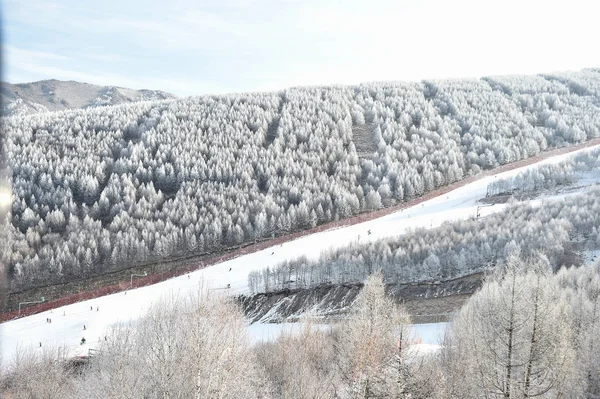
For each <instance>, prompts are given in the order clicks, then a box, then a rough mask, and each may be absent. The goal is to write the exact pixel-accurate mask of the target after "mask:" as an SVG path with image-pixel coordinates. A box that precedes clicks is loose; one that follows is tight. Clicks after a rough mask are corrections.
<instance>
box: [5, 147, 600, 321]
mask: <svg viewBox="0 0 600 399" xmlns="http://www.w3.org/2000/svg"><path fill="white" fill-rule="evenodd" d="M598 144H600V138H595V139H592V140H589V141H586V142H585V143H580V144H577V145H573V146H569V147H562V148H557V149H554V150H550V151H545V152H542V153H540V154H539V155H536V156H534V157H530V158H527V159H524V160H520V161H517V162H513V163H509V164H505V165H502V166H500V167H498V168H495V169H491V170H487V171H485V172H482V173H479V174H477V175H474V176H469V177H467V178H465V179H462V180H460V181H457V182H454V183H452V184H449V185H447V186H445V187H441V188H438V189H436V190H433V191H430V192H429V193H427V194H425V195H423V196H421V197H418V198H414V199H412V200H410V201H406V202H402V203H400V204H397V205H394V206H391V207H388V208H383V209H379V210H377V211H371V212H365V213H362V214H359V215H357V216H353V217H350V218H347V219H343V220H338V221H334V222H329V223H325V224H322V225H320V226H317V227H314V228H312V229H308V230H303V231H297V232H294V233H287V234H284V235H281V236H279V237H276V238H274V239H271V240H266V241H262V242H259V243H255V244H249V245H246V246H243V247H241V248H238V249H234V250H232V251H230V252H227V253H226V254H223V255H220V256H216V257H213V258H211V259H208V260H204V261H202V262H200V263H199V264H194V265H190V266H186V267H182V268H177V269H173V270H169V271H165V272H160V273H155V274H152V275H149V276H147V277H142V278H138V279H136V280H134V281H133V288H137V287H144V286H147V285H151V284H156V283H159V282H162V281H165V280H167V279H169V278H173V277H177V276H181V275H183V274H187V273H190V272H192V271H195V270H199V269H201V268H204V267H207V266H212V265H215V264H217V263H221V262H224V261H227V260H230V259H233V258H236V257H238V256H242V255H247V254H251V253H254V252H258V251H261V250H263V249H266V248H269V247H272V246H275V245H280V244H283V243H285V242H288V241H292V240H295V239H297V238H300V237H303V236H306V235H309V234H314V233H319V232H323V231H326V230H331V229H335V228H340V227H346V226H352V225H355V224H358V223H363V222H366V221H369V220H373V219H376V218H380V217H382V216H386V215H389V214H391V213H394V212H397V211H399V210H402V209H406V208H410V207H412V206H415V205H417V204H420V203H422V202H425V201H428V200H430V199H432V198H435V197H438V196H440V195H444V194H447V193H449V192H450V191H453V190H456V189H457V188H460V187H463V186H465V185H467V184H469V183H472V182H474V181H476V180H479V179H482V178H484V177H487V176H491V175H497V174H499V173H503V172H507V171H510V170H513V169H517V168H521V167H523V166H527V165H531V164H534V163H536V162H539V161H541V160H544V159H546V158H550V157H553V156H556V155H561V154H567V153H570V152H574V151H577V150H580V149H582V148H586V147H592V146H595V145H598ZM129 287H130V281H129V280H127V281H121V282H119V283H118V284H113V285H109V286H105V287H102V288H98V289H95V290H92V291H85V292H80V293H77V294H72V295H67V296H64V297H62V298H58V299H54V300H51V301H48V302H44V303H40V304H37V305H33V306H28V307H27V308H25V309H22V310H21V312H20V313H19V312H18V311H16V310H14V311H10V312H5V313H2V314H0V322H5V321H7V320H12V319H16V318H18V317H24V316H29V315H32V314H36V313H40V312H44V311H46V310H50V309H55V308H58V307H61V306H65V305H70V304H73V303H76V302H81V301H85V300H88V299H94V298H98V297H101V296H104V295H109V294H114V293H116V292H121V291H125V290H127V289H129Z"/></svg>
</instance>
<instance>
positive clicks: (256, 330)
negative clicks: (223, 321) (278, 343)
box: [248, 323, 448, 354]
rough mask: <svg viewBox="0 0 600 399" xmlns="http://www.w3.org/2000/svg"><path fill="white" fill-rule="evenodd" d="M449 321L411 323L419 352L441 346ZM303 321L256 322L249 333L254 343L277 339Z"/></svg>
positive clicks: (325, 327)
mask: <svg viewBox="0 0 600 399" xmlns="http://www.w3.org/2000/svg"><path fill="white" fill-rule="evenodd" d="M447 325H448V323H429V324H413V325H411V341H412V342H413V343H414V345H413V349H414V350H415V351H416V353H418V354H427V353H430V352H433V351H436V350H438V349H439V348H440V346H441V342H442V338H443V336H444V331H445V330H446V326H447ZM312 327H314V328H318V329H322V330H328V329H330V328H331V325H329V324H313V325H312ZM303 328H304V325H303V324H302V323H280V324H263V323H254V324H251V325H249V326H248V335H249V336H250V340H251V341H252V342H253V343H258V342H268V341H274V340H276V339H277V338H278V337H279V336H280V335H281V333H282V332H288V333H292V334H297V333H300V332H302V330H303Z"/></svg>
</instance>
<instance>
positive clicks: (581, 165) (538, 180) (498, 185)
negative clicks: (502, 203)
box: [487, 149, 600, 196]
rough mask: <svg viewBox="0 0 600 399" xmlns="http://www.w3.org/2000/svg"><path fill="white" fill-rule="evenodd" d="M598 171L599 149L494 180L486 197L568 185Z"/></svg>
mask: <svg viewBox="0 0 600 399" xmlns="http://www.w3.org/2000/svg"><path fill="white" fill-rule="evenodd" d="M599 170H600V149H594V150H592V151H585V152H582V153H580V154H577V155H575V156H572V157H569V158H567V159H566V160H564V161H562V162H560V163H557V164H545V165H539V166H537V167H535V168H528V169H527V170H525V171H523V172H521V173H519V174H518V175H516V176H510V177H506V178H502V179H497V180H494V181H493V182H492V183H490V184H489V185H488V187H487V196H493V195H501V194H525V193H533V192H537V191H539V190H544V189H552V188H555V187H557V186H563V185H569V184H572V183H574V182H576V181H577V180H579V179H581V178H582V177H583V176H584V175H585V174H588V173H590V172H593V174H595V175H598V173H599V172H598V171H599Z"/></svg>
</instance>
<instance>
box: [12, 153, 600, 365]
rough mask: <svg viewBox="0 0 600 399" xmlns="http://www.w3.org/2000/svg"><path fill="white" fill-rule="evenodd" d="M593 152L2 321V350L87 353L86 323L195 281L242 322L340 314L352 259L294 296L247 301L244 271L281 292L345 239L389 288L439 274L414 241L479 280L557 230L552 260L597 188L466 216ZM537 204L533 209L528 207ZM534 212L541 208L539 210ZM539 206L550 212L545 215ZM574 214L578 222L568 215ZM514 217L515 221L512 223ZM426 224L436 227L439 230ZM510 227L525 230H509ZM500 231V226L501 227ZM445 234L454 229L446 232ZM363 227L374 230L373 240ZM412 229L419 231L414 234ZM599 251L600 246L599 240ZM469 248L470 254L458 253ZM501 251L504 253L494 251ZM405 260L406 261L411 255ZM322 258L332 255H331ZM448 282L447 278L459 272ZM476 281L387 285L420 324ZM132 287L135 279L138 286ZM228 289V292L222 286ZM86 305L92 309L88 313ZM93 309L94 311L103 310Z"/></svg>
mask: <svg viewBox="0 0 600 399" xmlns="http://www.w3.org/2000/svg"><path fill="white" fill-rule="evenodd" d="M599 154H600V146H599V145H596V146H595V147H594V148H592V149H583V150H580V151H578V152H577V153H576V154H563V155H558V156H554V157H551V158H548V159H545V160H544V161H542V162H540V163H536V164H533V165H528V166H525V167H522V168H518V169H514V170H510V171H506V172H503V173H499V174H498V175H496V176H494V175H491V176H487V177H484V178H482V179H477V180H476V181H473V182H471V183H469V184H467V185H464V186H462V187H460V188H458V189H456V190H452V191H450V192H448V193H445V194H443V195H441V196H437V197H435V198H432V199H429V200H427V201H424V202H422V203H420V204H417V205H415V206H412V207H408V208H406V209H403V210H399V211H396V212H394V213H391V214H389V215H387V216H383V217H379V218H376V219H373V220H370V221H367V222H363V223H358V224H355V225H352V226H346V227H342V228H338V229H330V230H327V231H323V232H319V233H316V234H310V235H306V236H304V237H302V238H299V239H296V240H294V241H290V242H286V243H283V244H282V245H276V246H272V247H268V248H266V249H264V250H261V251H258V252H255V253H251V254H247V255H243V256H239V257H236V258H234V259H230V260H228V261H225V262H221V263H219V264H216V265H214V266H210V267H206V268H203V269H200V270H197V271H195V272H192V273H189V275H183V276H179V277H176V278H172V279H169V280H166V281H163V282H160V283H158V284H153V285H149V286H146V287H141V288H137V289H132V290H128V291H127V292H126V293H123V292H119V293H116V294H112V295H105V296H102V297H100V298H94V299H91V300H87V301H82V302H78V303H73V304H69V305H66V306H59V307H57V308H55V309H51V310H46V311H44V312H42V313H39V314H34V315H31V316H27V317H23V318H20V319H17V320H12V321H9V322H6V323H3V324H2V328H3V336H2V342H1V344H2V346H3V347H4V348H8V349H6V350H5V352H4V356H5V357H6V358H10V357H12V356H13V355H14V351H15V350H16V348H17V347H19V346H20V345H21V346H23V347H32V348H33V347H35V346H36V345H37V344H38V342H40V341H41V342H42V343H43V345H44V346H47V345H50V344H55V345H58V346H61V347H62V346H64V347H65V348H67V349H68V351H69V352H70V353H71V354H73V353H79V354H85V353H86V352H87V350H88V349H90V348H96V345H97V344H96V342H95V340H90V341H89V343H88V344H86V345H84V346H81V345H79V340H80V339H81V333H82V331H81V326H82V325H86V326H87V329H86V336H88V337H97V336H102V335H104V334H105V331H106V330H107V329H109V328H110V326H113V325H119V324H120V323H128V322H130V321H131V320H135V319H137V318H138V317H140V315H142V314H143V313H144V312H145V311H146V310H147V309H149V308H150V307H151V305H152V304H153V303H154V302H155V301H156V300H157V299H158V298H161V297H163V296H168V295H170V294H174V293H177V294H179V295H181V296H185V295H189V294H192V293H194V292H197V290H198V286H199V283H202V284H204V285H205V286H206V287H208V288H209V289H211V290H213V291H214V292H215V293H223V294H225V295H235V296H242V299H241V300H242V302H243V303H244V305H245V307H246V311H247V312H248V314H247V317H248V318H249V319H251V320H253V321H256V320H260V321H263V322H273V321H283V320H287V321H290V320H296V319H297V318H298V317H299V316H300V315H301V314H302V313H303V312H305V311H306V310H307V309H310V310H311V312H312V314H313V315H332V314H339V313H341V312H344V311H346V310H347V307H348V305H349V304H350V303H351V301H352V300H353V299H354V297H355V295H356V293H357V290H356V289H353V287H354V288H356V286H358V285H360V284H362V282H360V284H357V282H358V281H360V276H362V275H364V274H363V273H364V270H363V268H362V265H360V264H358V262H355V265H354V267H353V268H348V267H346V268H345V269H344V268H342V267H341V266H342V264H341V263H340V262H339V260H337V259H336V260H335V262H332V267H320V266H319V267H315V268H314V271H315V272H316V273H317V274H318V275H317V276H316V277H313V276H310V273H306V276H307V277H308V276H310V278H311V279H312V280H313V281H314V282H315V284H322V282H321V281H320V280H319V278H318V277H321V276H323V274H324V273H322V272H327V271H329V272H330V273H331V277H332V278H333V280H331V281H332V282H333V283H337V284H338V285H337V286H335V285H334V286H327V285H321V286H320V287H317V288H316V289H315V291H310V290H304V291H302V288H304V287H306V286H309V284H306V285H304V287H303V286H302V285H301V284H300V281H299V280H298V279H297V278H296V276H295V275H294V277H293V279H294V280H295V281H296V282H297V283H294V284H290V285H288V288H291V289H292V293H293V294H295V295H292V296H290V295H289V292H288V293H287V295H286V293H279V294H272V293H269V294H268V295H262V294H258V295H255V296H252V290H254V291H259V290H257V289H256V284H252V283H250V284H249V279H248V275H249V274H252V273H253V272H254V273H257V272H262V271H265V270H271V273H267V275H268V277H269V278H266V279H265V280H264V281H265V282H268V281H270V280H271V281H272V287H273V288H274V289H279V288H281V287H279V286H278V281H277V279H276V278H275V277H277V276H281V275H282V273H280V272H278V270H279V269H281V265H283V264H285V263H286V262H290V261H294V260H296V259H298V258H300V257H302V256H303V257H305V259H306V260H307V264H308V263H309V262H311V263H312V264H313V265H314V264H316V263H317V262H320V261H321V258H322V257H323V254H328V253H333V254H337V255H338V257H339V255H340V254H341V255H343V254H344V253H352V251H355V250H356V247H355V246H352V247H350V248H348V243H350V242H352V241H354V240H356V238H357V236H359V235H360V236H361V239H360V241H361V243H362V244H361V247H359V249H361V250H362V251H363V252H364V255H365V258H366V257H367V256H370V255H371V256H372V255H373V254H372V251H373V250H375V251H376V254H375V256H379V257H380V258H381V259H379V260H378V261H381V262H382V264H383V265H384V273H385V275H386V276H388V277H387V278H386V279H387V282H388V283H390V284H393V283H395V282H397V280H394V279H393V278H391V277H392V276H396V275H402V276H404V275H406V273H405V271H406V269H409V270H410V271H412V272H413V273H415V272H416V273H419V272H420V273H421V274H423V273H426V274H429V273H432V272H433V273H435V272H436V271H435V270H432V268H425V267H424V268H421V267H420V266H421V265H415V263H416V261H417V260H421V259H423V260H424V258H425V257H422V256H421V255H422V253H421V252H420V251H413V249H414V245H412V244H411V242H410V241H411V240H415V241H420V242H421V243H422V244H424V245H426V246H427V248H425V250H424V251H423V252H427V251H431V253H434V254H437V255H436V256H438V257H439V259H440V260H441V264H442V265H444V266H447V268H445V272H446V273H450V274H454V273H457V272H458V273H463V274H469V273H479V274H480V272H481V271H482V268H481V267H480V266H481V261H480V260H477V259H474V258H475V257H477V256H480V258H485V257H487V256H489V253H490V251H492V250H493V254H494V256H497V257H498V258H499V257H502V256H503V249H504V246H500V245H498V242H499V241H503V242H504V243H509V242H511V241H513V242H517V243H519V244H523V243H525V244H527V245H524V248H526V249H527V250H535V249H537V248H538V247H537V245H538V244H539V243H540V242H541V243H544V244H546V243H547V242H548V240H547V237H548V236H549V235H553V234H554V235H555V236H554V237H555V238H554V240H553V241H552V246H548V247H547V249H548V254H549V256H551V257H552V256H553V254H557V253H559V252H560V248H559V247H560V246H561V245H562V244H563V243H564V242H565V241H564V240H567V239H568V237H565V235H564V234H556V232H557V230H561V229H564V228H567V229H569V231H570V232H571V233H573V232H575V230H576V229H575V228H569V227H568V224H565V223H564V219H565V217H569V216H570V219H572V220H573V226H572V227H579V229H577V230H579V232H584V231H585V230H588V231H590V232H593V234H590V236H593V238H594V239H596V235H597V232H598V230H597V229H594V228H593V227H597V226H598V220H599V218H600V212H598V209H600V208H599V207H600V196H598V193H599V189H598V187H596V189H595V190H593V189H592V190H589V191H586V190H580V191H579V192H576V193H573V195H572V197H570V198H563V196H562V195H561V194H560V193H557V192H553V193H548V195H546V198H545V202H544V206H539V202H538V200H534V201H524V202H522V203H519V204H518V206H514V207H513V208H512V209H511V208H510V207H508V206H507V204H501V203H498V204H496V205H494V206H490V207H486V208H484V209H483V210H481V216H482V218H481V219H479V220H472V219H473V218H474V216H475V215H476V214H477V212H478V207H479V206H480V205H481V203H480V202H479V200H481V199H482V198H485V195H486V188H487V187H488V185H489V184H490V183H493V182H495V181H500V180H503V179H508V180H510V179H514V178H519V177H520V176H522V175H523V174H527V173H531V172H533V173H535V172H536V171H538V170H539V168H540V167H547V166H553V165H558V166H560V165H561V164H563V163H564V162H566V161H569V160H570V159H573V160H575V161H577V162H580V160H581V159H582V156H585V157H589V158H592V157H594V158H595V159H598V155H599ZM573 155H576V156H577V158H574V157H573ZM595 165H597V166H598V167H597V168H596V169H595V170H596V173H597V171H598V170H600V160H598V161H597V162H596V163H595ZM598 181H599V179H596V180H595V182H598ZM584 201H587V203H584ZM536 203H538V205H537V206H534V205H536ZM535 209H539V211H536V210H535ZM544 210H546V211H545V212H544ZM556 210H558V211H556ZM578 213H579V214H581V213H582V214H583V216H582V215H577V214H578ZM544 214H546V215H548V214H556V219H557V220H556V222H551V223H546V222H545V221H544V220H536V219H538V218H539V217H540V216H541V217H544V216H543V215H544ZM573 214H575V215H576V216H575V217H573V216H572V215H573ZM515 215H516V216H517V217H514V216H515ZM524 220H527V222H524ZM432 221H435V224H433V223H432ZM511 223H512V224H514V225H518V226H521V227H520V228H512V226H510V224H511ZM498 225H500V227H501V228H497V226H498ZM592 226H593V227H592ZM461 229H462V230H463V231H462V232H461ZM449 230H455V231H452V232H451V233H448V231H449ZM368 231H371V234H370V235H369V234H368ZM415 231H416V234H414V233H415ZM440 236H446V237H448V239H450V238H451V239H453V240H454V241H458V243H457V244H456V245H447V243H445V242H443V240H440V239H439V237H440ZM461 240H463V241H466V245H465V243H461V242H460V241H461ZM486 240H487V241H489V245H488V247H489V249H488V250H487V251H488V253H480V252H481V250H480V248H484V247H485V244H486V243H487V241H486ZM584 241H585V240H584ZM473 243H476V245H475V246H474V249H469V246H470V245H471V244H473ZM511 245H512V244H509V245H508V246H509V247H510V246H511ZM598 245H599V247H600V242H599V243H598ZM382 246H395V247H396V248H394V249H397V248H398V247H400V248H401V249H404V250H405V255H404V256H405V259H404V260H403V262H402V263H394V262H393V261H392V262H390V261H389V258H388V260H387V262H386V263H383V262H384V261H386V252H387V251H386V250H384V249H381V250H380V248H381V247H382ZM411 246H412V248H411ZM465 247H466V251H465V250H463V248H465ZM498 248H500V250H498ZM454 250H457V251H458V252H459V254H460V253H462V254H464V255H462V256H463V257H471V258H470V259H468V262H464V260H463V262H464V263H466V264H467V266H468V270H467V271H466V273H464V270H462V269H461V268H456V267H452V266H453V265H451V264H449V262H447V261H446V260H447V258H449V257H450V256H449V255H452V252H453V251H454ZM497 252H500V254H498V253H497ZM406 255H412V258H411V257H408V256H406ZM328 256H329V257H331V255H328ZM469 262H473V263H472V264H471V263H469ZM478 262H479V263H478ZM348 263H349V262H347V264H348ZM411 263H412V264H411ZM394 265H395V266H396V270H398V273H397V274H396V273H394V272H393V271H394V270H393V269H394ZM404 265H406V267H405V266H404ZM483 266H485V264H484V265H483ZM298 270H300V269H298ZM344 270H346V271H348V270H352V271H353V273H347V274H346V273H342V272H343V271H344ZM359 274H360V276H359ZM344 275H345V276H346V278H345V280H340V279H339V277H336V276H344ZM407 277H408V278H411V277H412V276H410V275H408V276H407ZM447 277H448V276H447ZM450 277H451V278H453V277H456V275H454V276H450ZM480 277H481V276H478V277H477V278H476V279H471V278H469V277H465V278H462V279H455V280H450V281H448V282H446V283H443V282H442V283H436V284H430V283H429V284H422V285H414V284H411V285H406V284H405V285H404V286H401V285H398V286H393V285H392V287H393V291H394V294H395V295H396V296H397V297H399V298H401V299H402V300H403V301H405V302H406V306H407V309H409V310H411V311H413V312H414V313H412V314H411V316H413V318H414V319H416V320H419V317H417V316H436V317H442V318H448V317H449V314H450V313H452V312H454V311H455V310H457V308H459V307H460V306H461V305H462V303H463V301H464V300H465V299H467V297H468V296H469V295H471V294H472V293H473V291H474V290H475V289H476V288H477V287H478V286H479V285H480V283H481V282H480V281H479V278H480ZM138 278H140V277H139V276H138V277H136V279H138ZM430 278H431V277H430V276H415V278H414V279H411V280H408V281H419V280H428V279H430ZM135 281H136V280H135V279H134V280H133V282H134V285H135ZM405 281H406V280H405ZM128 283H129V281H128ZM228 286H229V288H227V287H228ZM263 291H264V290H263ZM265 298H266V300H265ZM34 306H35V305H34ZM90 307H91V308H92V309H93V311H90ZM424 307H429V309H427V310H426V311H427V312H430V313H425V311H424ZM96 309H99V311H97V310H96ZM418 312H423V314H422V315H417V313H418ZM46 317H50V318H52V319H53V323H52V324H47V323H46V322H44V318H46Z"/></svg>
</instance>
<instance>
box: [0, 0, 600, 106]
mask: <svg viewBox="0 0 600 399" xmlns="http://www.w3.org/2000/svg"><path fill="white" fill-rule="evenodd" d="M596 3H597V2H595V1H589V0H569V1H552V0H546V1H538V0H501V1H497V0H491V1H481V0H477V1H473V0H453V1H449V0H413V1H405V0H390V1H388V0H382V1H377V0H370V1H365V0H360V1H356V0H337V1H336V0H316V1H315V0H277V1H263V0H256V1H254V0H249V1H243V0H231V1H230V0H223V1H202V0H199V1H191V0H168V1H164V0H159V1H157V0H102V1H92V0H86V1H81V0H4V1H3V2H2V4H3V7H2V34H3V43H2V44H3V63H4V65H3V80H5V81H8V82H11V83H22V82H30V81H36V80H42V79H52V78H53V79H59V80H77V81H83V82H88V83H94V84H100V85H113V86H121V87H128V88H135V89H141V88H146V89H157V90H164V91H167V92H171V93H173V94H176V95H178V96H188V95H200V94H220V93H228V92H249V91H272V90H281V89H285V88H287V87H293V86H304V85H332V84H358V83H361V82H368V81H382V80H400V81H416V80H422V79H441V78H462V77H471V78H478V77H481V76H486V75H499V74H533V73H551V72H557V71H565V70H578V69H582V68H588V67H600V52H599V51H597V43H598V39H599V36H600V29H598V25H597V16H598V15H599V14H598V12H599V11H600V5H597V4H596Z"/></svg>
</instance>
